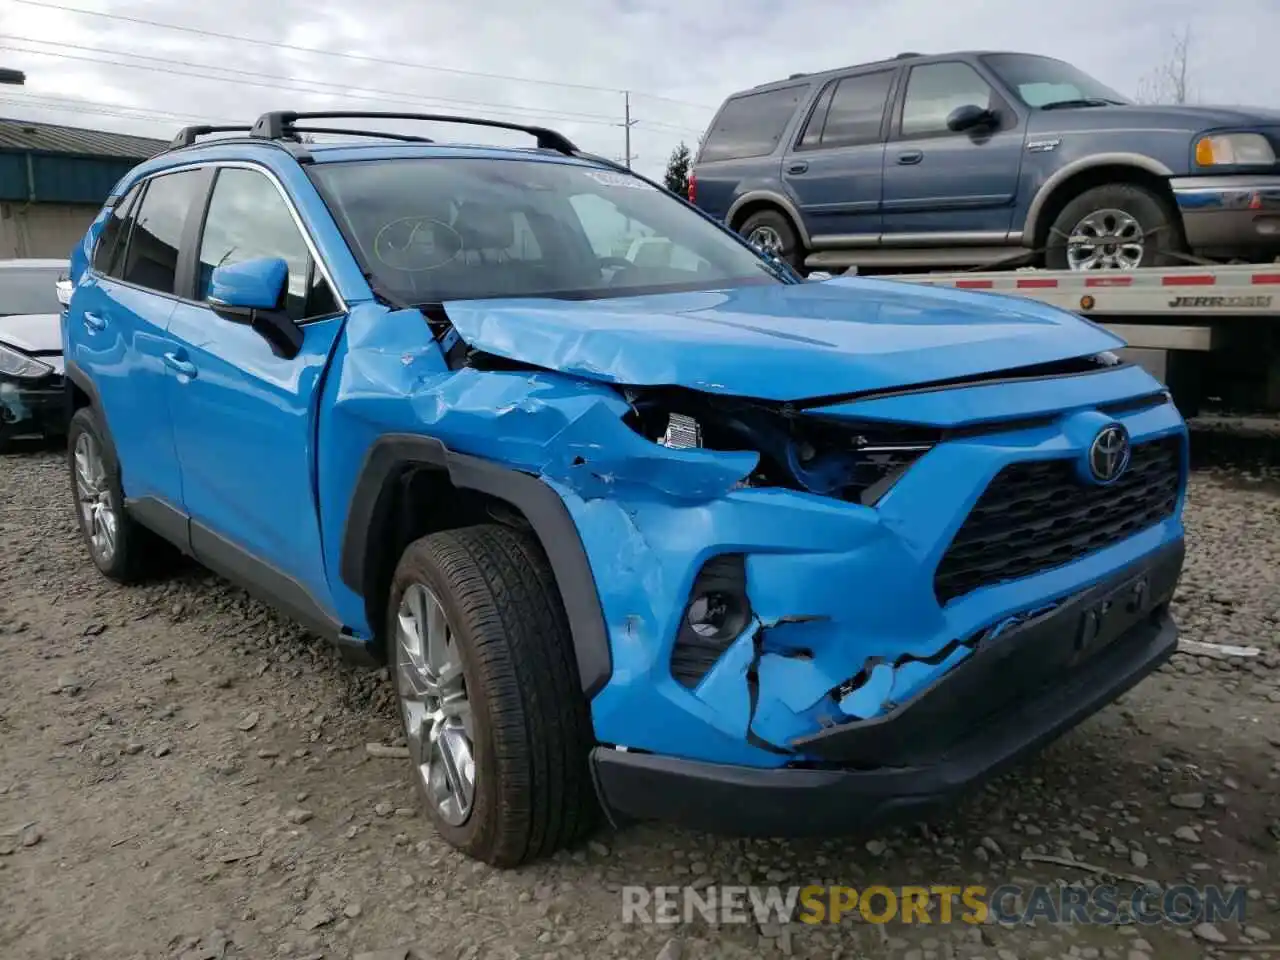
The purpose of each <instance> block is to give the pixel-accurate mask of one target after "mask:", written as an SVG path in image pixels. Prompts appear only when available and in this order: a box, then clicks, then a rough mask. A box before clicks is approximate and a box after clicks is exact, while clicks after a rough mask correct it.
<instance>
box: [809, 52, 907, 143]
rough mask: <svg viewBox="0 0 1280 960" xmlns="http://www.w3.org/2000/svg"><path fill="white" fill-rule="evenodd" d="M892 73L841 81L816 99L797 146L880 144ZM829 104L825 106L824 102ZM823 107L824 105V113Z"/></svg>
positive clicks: (882, 71) (887, 71)
mask: <svg viewBox="0 0 1280 960" xmlns="http://www.w3.org/2000/svg"><path fill="white" fill-rule="evenodd" d="M892 85H893V71H892V70H879V71H877V72H875V73H863V74H859V75H858V76H856V77H844V78H843V79H841V80H839V81H838V82H837V83H836V84H835V85H834V88H833V89H830V90H829V92H828V93H825V94H824V95H823V97H821V98H820V100H819V103H818V109H817V110H815V111H814V112H813V116H812V117H810V118H809V124H808V126H807V127H806V128H805V132H804V136H803V137H802V138H801V141H800V146H801V148H803V149H813V148H816V147H852V146H856V145H858V144H862V143H878V142H879V141H880V124H881V121H882V120H883V119H884V109H885V104H886V103H888V100H889V88H890V87H891V86H892ZM828 101H829V102H828ZM824 103H826V106H825V109H824V106H823V105H824Z"/></svg>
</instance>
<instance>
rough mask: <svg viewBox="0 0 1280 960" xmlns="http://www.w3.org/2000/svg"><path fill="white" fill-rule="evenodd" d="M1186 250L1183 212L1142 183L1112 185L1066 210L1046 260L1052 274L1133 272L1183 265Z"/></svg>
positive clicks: (1088, 194) (1057, 221)
mask: <svg viewBox="0 0 1280 960" xmlns="http://www.w3.org/2000/svg"><path fill="white" fill-rule="evenodd" d="M1073 239H1076V240H1078V241H1079V242H1077V243H1072V242H1071V241H1072V240H1073ZM1093 241H1096V242H1093ZM1184 247H1185V244H1184V243H1183V240H1182V230H1181V228H1180V227H1179V225H1178V219H1177V214H1176V213H1174V211H1173V209H1172V207H1171V206H1170V205H1169V203H1168V202H1167V201H1166V200H1165V199H1164V198H1163V197H1160V196H1159V195H1157V194H1156V193H1154V192H1152V191H1151V190H1148V189H1147V188H1146V187H1141V186H1138V185H1137V184H1133V183H1108V184H1104V185H1103V186H1100V187H1093V188H1092V189H1090V190H1086V191H1085V192H1084V193H1082V194H1080V196H1078V197H1076V198H1075V199H1073V200H1071V201H1070V202H1069V203H1068V204H1067V205H1066V206H1065V207H1063V208H1062V211H1061V212H1060V213H1059V214H1058V216H1057V217H1056V218H1055V219H1054V221H1053V225H1052V226H1051V227H1050V228H1049V237H1048V239H1047V240H1046V242H1045V255H1044V259H1045V266H1046V267H1047V268H1048V269H1050V270H1086V269H1087V270H1132V269H1136V268H1138V267H1165V266H1177V265H1179V264H1181V263H1183V262H1184V261H1183V260H1181V259H1180V258H1178V257H1176V256H1173V254H1175V253H1178V252H1181V251H1182V250H1183V249H1184Z"/></svg>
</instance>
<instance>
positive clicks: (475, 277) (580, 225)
mask: <svg viewBox="0 0 1280 960" xmlns="http://www.w3.org/2000/svg"><path fill="white" fill-rule="evenodd" d="M311 176H312V177H314V178H315V180H316V181H317V182H318V183H319V184H320V185H321V187H322V189H323V191H324V193H325V195H326V197H327V198H328V200H329V203H330V205H331V207H330V209H331V210H332V211H333V214H334V216H335V217H336V218H337V220H338V223H339V226H340V227H341V228H342V232H343V235H344V236H345V237H346V239H347V242H348V243H349V244H350V245H351V248H352V249H353V250H354V251H355V252H356V255H357V257H358V259H359V260H360V263H361V264H362V265H363V266H364V268H365V269H366V270H368V271H369V272H370V273H372V274H373V276H374V278H375V279H376V280H377V281H378V283H379V284H380V285H381V287H382V288H383V289H384V290H386V291H387V292H388V293H389V294H391V295H392V296H394V297H395V298H397V299H399V300H401V301H403V302H405V303H412V304H424V303H442V302H447V301H449V300H468V299H477V298H485V299H488V298H494V297H562V298H572V299H588V298H591V299H596V298H606V297H615V296H635V295H640V294H646V293H666V292H674V291H678V290H713V289H721V288H724V287H733V286H744V285H747V284H769V283H779V282H782V280H781V278H780V276H779V274H778V271H777V269H776V268H775V267H772V266H770V265H769V263H768V262H766V261H765V260H763V259H761V257H760V256H759V255H758V254H756V253H755V252H754V251H753V250H752V249H751V248H750V247H748V246H747V245H746V244H745V243H744V242H742V240H741V239H740V238H738V237H736V236H734V235H733V234H731V233H729V232H728V231H726V230H725V229H723V228H721V227H719V226H717V225H716V224H714V223H712V222H710V221H708V220H707V219H706V218H705V217H703V216H701V215H700V214H698V213H696V212H694V211H693V210H690V209H689V208H688V207H687V206H685V204H683V203H681V202H680V201H679V200H676V199H675V198H673V197H671V196H669V195H668V194H667V193H665V192H664V191H662V190H660V189H658V188H656V187H653V186H651V185H650V184H648V183H646V182H645V181H643V180H640V179H638V178H636V177H633V176H630V175H628V174H626V173H622V172H618V171H613V170H605V169H601V168H600V167H596V166H588V165H586V164H580V163H565V162H560V161H541V160H539V161H514V160H493V159H481V158H456V159H454V158H451V159H436V158H405V159H400V160H363V161H354V160H353V161H343V162H332V163H323V164H316V166H315V167H314V169H312V170H311Z"/></svg>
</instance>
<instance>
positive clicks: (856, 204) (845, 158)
mask: <svg viewBox="0 0 1280 960" xmlns="http://www.w3.org/2000/svg"><path fill="white" fill-rule="evenodd" d="M895 73H896V69H894V68H890V69H886V70H876V71H874V72H872V73H862V74H855V75H853V76H849V77H841V78H839V79H837V80H832V81H830V82H829V83H828V84H827V86H826V87H825V88H824V89H823V91H822V92H821V94H819V96H818V99H817V100H816V101H815V102H814V107H813V110H812V112H811V113H810V115H809V117H808V119H807V121H806V122H805V125H804V129H803V130H802V132H801V134H800V138H799V140H798V141H796V143H795V146H794V148H793V149H792V150H790V151H789V152H788V153H787V154H786V155H785V156H784V157H783V159H782V178H783V182H784V183H785V184H786V186H787V190H788V192H789V193H790V194H791V196H792V198H793V199H794V201H795V204H796V207H797V208H798V209H799V210H800V214H801V216H803V217H804V221H805V226H806V227H807V228H808V230H809V236H810V238H811V240H812V243H813V246H814V247H815V248H817V249H823V248H827V247H833V246H849V245H867V244H872V245H874V244H875V242H876V240H877V239H878V237H879V234H880V201H881V182H882V179H883V166H884V137H883V120H884V115H885V106H886V104H887V103H888V100H889V91H890V89H891V88H892V86H893V77H894V74H895Z"/></svg>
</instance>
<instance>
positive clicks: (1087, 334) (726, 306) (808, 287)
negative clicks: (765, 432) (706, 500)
mask: <svg viewBox="0 0 1280 960" xmlns="http://www.w3.org/2000/svg"><path fill="white" fill-rule="evenodd" d="M445 309H446V310H447V311H448V314H449V318H450V320H451V321H452V322H453V323H454V325H455V326H456V327H457V330H458V333H459V335H461V337H462V339H463V340H465V341H466V342H467V343H469V344H471V345H472V346H473V347H475V348H477V349H480V350H484V351H485V352H487V353H491V354H494V355H496V356H500V357H506V358H509V359H512V360H519V361H522V362H524V363H528V364H531V365H533V366H537V367H542V368H545V369H548V370H558V371H560V372H562V373H565V374H569V375H570V376H574V377H583V378H587V379H591V380H599V381H604V382H608V383H617V384H626V385H631V386H636V385H657V384H672V385H680V386H684V387H688V388H689V389H692V390H699V391H703V392H706V393H717V394H729V395H734V396H742V397H756V398H759V399H762V400H792V401H794V400H801V399H807V398H811V397H822V396H837V395H840V394H846V393H853V392H862V391H875V390H884V389H888V388H894V389H900V388H903V387H909V386H911V385H913V384H920V383H928V382H932V381H939V380H949V379H952V378H955V377H964V376H972V375H974V374H979V373H984V372H987V371H991V370H1000V369H1011V368H1017V367H1030V366H1034V365H1036V364H1043V363H1049V362H1052V361H1057V360H1063V359H1067V358H1071V357H1085V356H1089V355H1091V354H1095V353H1098V352H1100V351H1103V350H1114V349H1116V348H1117V347H1120V346H1123V341H1121V340H1120V339H1119V338H1117V337H1115V336H1114V335H1112V334H1110V333H1107V332H1106V331H1105V330H1103V329H1102V328H1101V327H1098V326H1095V325H1094V324H1091V323H1087V322H1086V321H1084V320H1081V319H1079V318H1078V317H1074V316H1072V315H1071V314H1069V313H1066V312H1065V311H1062V310H1058V309H1056V308H1053V307H1048V306H1043V305H1041V304H1037V303H1034V302H1032V301H1028V300H1022V299H1014V298H1011V297H1001V296H996V295H992V294H986V293H981V292H973V291H965V290H946V289H941V288H939V289H933V288H929V287H920V286H917V285H915V284H910V285H908V284H904V283H899V282H895V281H892V280H869V279H866V278H844V277H840V278H837V279H834V280H828V281H826V282H825V283H807V284H794V285H777V284H771V285H767V286H763V285H762V286H744V287H738V288H736V289H731V290H708V291H699V292H696V293H664V294H657V295H651V296H634V297H627V298H624V299H617V300H584V301H552V300H511V299H507V300H471V301H463V302H454V303H447V304H445Z"/></svg>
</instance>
